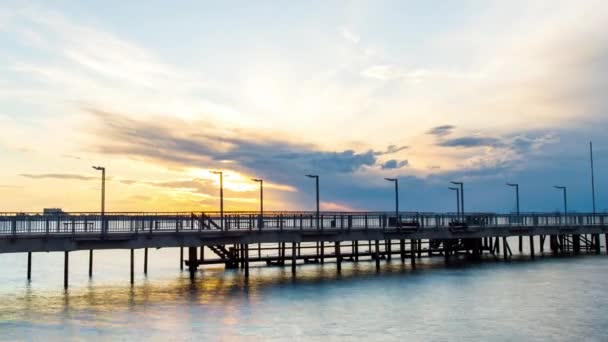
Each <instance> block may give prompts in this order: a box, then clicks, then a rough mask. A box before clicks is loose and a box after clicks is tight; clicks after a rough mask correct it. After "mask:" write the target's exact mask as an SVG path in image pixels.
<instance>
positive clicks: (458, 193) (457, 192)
mask: <svg viewBox="0 0 608 342" xmlns="http://www.w3.org/2000/svg"><path fill="white" fill-rule="evenodd" d="M448 189H450V190H454V191H456V215H457V216H460V188H452V187H449V188H448Z"/></svg>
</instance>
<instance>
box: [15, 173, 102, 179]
mask: <svg viewBox="0 0 608 342" xmlns="http://www.w3.org/2000/svg"><path fill="white" fill-rule="evenodd" d="M20 176H21V177H26V178H31V179H73V180H92V179H98V178H99V177H92V176H84V175H78V174H73V173H42V174H30V173H22V174H20Z"/></svg>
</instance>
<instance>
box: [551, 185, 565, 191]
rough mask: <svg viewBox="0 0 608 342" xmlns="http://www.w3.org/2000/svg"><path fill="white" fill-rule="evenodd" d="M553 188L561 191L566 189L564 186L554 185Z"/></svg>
mask: <svg viewBox="0 0 608 342" xmlns="http://www.w3.org/2000/svg"><path fill="white" fill-rule="evenodd" d="M553 187H554V188H556V189H561V190H565V189H566V187H565V186H558V185H554V186H553Z"/></svg>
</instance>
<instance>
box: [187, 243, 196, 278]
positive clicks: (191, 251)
mask: <svg viewBox="0 0 608 342" xmlns="http://www.w3.org/2000/svg"><path fill="white" fill-rule="evenodd" d="M197 267H198V262H197V260H196V247H188V271H189V272H190V280H194V276H195V275H196V268H197Z"/></svg>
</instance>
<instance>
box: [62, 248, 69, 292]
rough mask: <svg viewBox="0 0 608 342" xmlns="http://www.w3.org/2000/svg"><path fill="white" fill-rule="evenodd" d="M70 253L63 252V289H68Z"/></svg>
mask: <svg viewBox="0 0 608 342" xmlns="http://www.w3.org/2000/svg"><path fill="white" fill-rule="evenodd" d="M69 253H70V252H68V251H65V252H63V288H64V289H67V288H68V271H69V266H70V254H69Z"/></svg>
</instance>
